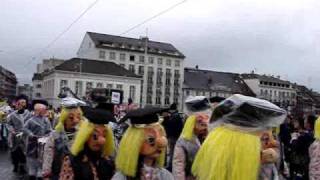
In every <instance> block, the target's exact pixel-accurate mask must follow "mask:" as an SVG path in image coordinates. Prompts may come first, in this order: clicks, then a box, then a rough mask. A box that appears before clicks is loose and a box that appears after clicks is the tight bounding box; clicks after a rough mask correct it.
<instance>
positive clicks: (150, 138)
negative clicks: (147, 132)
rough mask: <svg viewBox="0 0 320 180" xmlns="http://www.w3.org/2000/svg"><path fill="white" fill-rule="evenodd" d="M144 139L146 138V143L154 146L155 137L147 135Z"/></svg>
mask: <svg viewBox="0 0 320 180" xmlns="http://www.w3.org/2000/svg"><path fill="white" fill-rule="evenodd" d="M146 140H147V143H148V144H150V145H151V146H155V145H156V138H154V137H148V138H147V139H146Z"/></svg>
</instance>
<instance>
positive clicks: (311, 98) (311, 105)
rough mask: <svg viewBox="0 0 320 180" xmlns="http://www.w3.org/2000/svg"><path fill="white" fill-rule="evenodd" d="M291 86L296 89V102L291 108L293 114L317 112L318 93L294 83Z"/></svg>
mask: <svg viewBox="0 0 320 180" xmlns="http://www.w3.org/2000/svg"><path fill="white" fill-rule="evenodd" d="M293 87H294V88H295V89H296V91H297V99H296V101H297V104H296V106H295V107H294V108H293V115H295V116H297V117H304V116H306V115H310V114H319V112H320V111H319V109H320V99H319V94H318V93H316V92H313V91H312V90H310V89H308V88H307V87H305V86H302V85H297V84H294V85H293Z"/></svg>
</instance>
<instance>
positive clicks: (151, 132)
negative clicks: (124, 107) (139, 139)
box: [140, 125, 168, 159]
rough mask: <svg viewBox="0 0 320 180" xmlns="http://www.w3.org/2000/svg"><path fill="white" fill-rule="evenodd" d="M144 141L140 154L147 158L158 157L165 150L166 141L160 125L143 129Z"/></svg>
mask: <svg viewBox="0 0 320 180" xmlns="http://www.w3.org/2000/svg"><path fill="white" fill-rule="evenodd" d="M144 134H145V135H144V138H145V139H144V142H143V144H142V147H141V150H140V154H141V155H143V156H145V157H149V158H154V159H155V158H158V157H159V156H160V154H161V153H162V152H163V151H165V148H166V147H167V144H168V141H167V138H166V135H165V132H164V130H163V128H161V126H160V125H156V126H152V127H148V128H145V129H144Z"/></svg>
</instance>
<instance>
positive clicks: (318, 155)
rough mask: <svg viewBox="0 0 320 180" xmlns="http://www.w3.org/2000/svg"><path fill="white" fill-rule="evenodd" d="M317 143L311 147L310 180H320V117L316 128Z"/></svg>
mask: <svg viewBox="0 0 320 180" xmlns="http://www.w3.org/2000/svg"><path fill="white" fill-rule="evenodd" d="M314 137H315V141H314V142H313V143H312V144H311V146H310V147H309V156H310V164H309V178H310V180H318V179H320V117H319V118H318V119H317V121H316V123H315V126H314Z"/></svg>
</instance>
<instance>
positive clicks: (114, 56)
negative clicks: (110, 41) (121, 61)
mask: <svg viewBox="0 0 320 180" xmlns="http://www.w3.org/2000/svg"><path fill="white" fill-rule="evenodd" d="M109 59H110V60H115V59H116V53H115V52H110V53H109Z"/></svg>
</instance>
